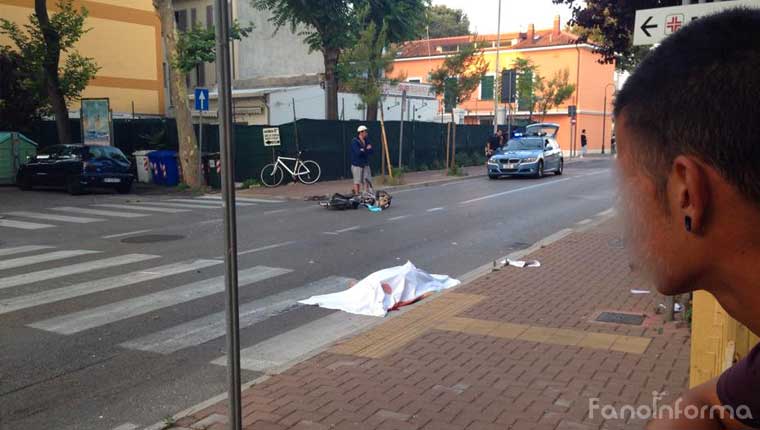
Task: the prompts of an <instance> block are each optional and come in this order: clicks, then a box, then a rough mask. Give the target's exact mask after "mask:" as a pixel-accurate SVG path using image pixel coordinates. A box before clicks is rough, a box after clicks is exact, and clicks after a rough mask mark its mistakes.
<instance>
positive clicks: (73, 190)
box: [66, 176, 84, 196]
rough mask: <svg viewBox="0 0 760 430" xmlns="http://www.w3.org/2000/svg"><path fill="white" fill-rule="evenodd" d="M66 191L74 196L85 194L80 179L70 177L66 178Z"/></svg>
mask: <svg viewBox="0 0 760 430" xmlns="http://www.w3.org/2000/svg"><path fill="white" fill-rule="evenodd" d="M66 191H67V192H68V193H69V194H71V195H72V196H78V195H80V194H82V193H83V192H84V190H83V189H82V184H80V183H79V177H77V176H69V177H67V178H66Z"/></svg>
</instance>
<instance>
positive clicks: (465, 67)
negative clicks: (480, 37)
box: [430, 43, 488, 112]
mask: <svg viewBox="0 0 760 430" xmlns="http://www.w3.org/2000/svg"><path fill="white" fill-rule="evenodd" d="M487 71H488V63H487V62H486V60H485V59H484V58H483V53H482V51H478V50H477V48H476V47H475V44H474V43H471V44H467V45H462V46H461V47H460V50H459V52H457V53H456V54H454V55H452V56H450V57H447V58H446V59H445V60H444V61H443V64H442V65H441V67H439V68H437V69H435V70H433V71H432V72H430V84H431V85H433V89H434V90H435V92H436V94H437V95H439V96H441V95H443V96H444V100H446V99H447V98H448V100H450V103H448V104H447V109H446V111H447V112H451V109H452V108H454V107H456V106H457V105H459V104H460V103H462V102H464V101H465V100H467V99H468V98H469V97H470V95H472V92H473V91H475V89H477V88H478V85H480V80H481V78H483V76H485V74H486V72H487Z"/></svg>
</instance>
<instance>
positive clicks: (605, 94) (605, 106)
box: [602, 83, 615, 155]
mask: <svg viewBox="0 0 760 430" xmlns="http://www.w3.org/2000/svg"><path fill="white" fill-rule="evenodd" d="M610 85H615V84H613V83H609V84H607V85H605V86H604V113H603V114H602V155H604V135H605V132H606V131H607V130H606V128H607V88H608V87H609V86H610ZM610 150H612V148H610Z"/></svg>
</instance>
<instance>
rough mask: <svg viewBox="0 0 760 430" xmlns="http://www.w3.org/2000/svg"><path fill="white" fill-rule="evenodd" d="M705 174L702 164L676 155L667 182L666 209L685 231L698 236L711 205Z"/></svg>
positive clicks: (690, 157) (696, 160)
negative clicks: (667, 206) (669, 210)
mask: <svg viewBox="0 0 760 430" xmlns="http://www.w3.org/2000/svg"><path fill="white" fill-rule="evenodd" d="M708 182H709V179H708V172H707V171H706V168H705V166H704V165H703V164H702V162H701V161H700V160H698V159H696V158H694V157H692V156H688V155H679V156H678V157H676V158H675V159H674V160H673V165H672V168H671V172H670V177H669V178H668V199H669V202H668V205H669V206H670V209H671V211H672V213H673V216H674V217H677V218H678V219H679V221H678V222H681V221H680V220H683V224H684V228H685V229H686V231H688V232H690V233H694V234H701V233H703V232H704V228H705V227H706V225H705V221H706V213H707V207H708V205H709V203H710V187H709V185H708Z"/></svg>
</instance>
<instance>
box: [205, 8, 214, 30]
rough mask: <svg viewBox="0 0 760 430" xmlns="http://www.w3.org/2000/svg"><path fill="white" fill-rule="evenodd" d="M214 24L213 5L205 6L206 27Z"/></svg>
mask: <svg viewBox="0 0 760 430" xmlns="http://www.w3.org/2000/svg"><path fill="white" fill-rule="evenodd" d="M213 26H214V6H206V28H211V27H213Z"/></svg>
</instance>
